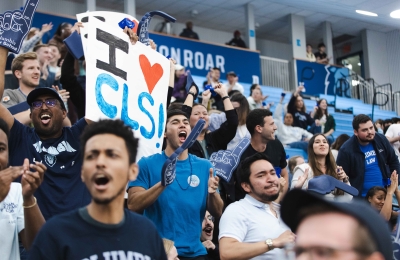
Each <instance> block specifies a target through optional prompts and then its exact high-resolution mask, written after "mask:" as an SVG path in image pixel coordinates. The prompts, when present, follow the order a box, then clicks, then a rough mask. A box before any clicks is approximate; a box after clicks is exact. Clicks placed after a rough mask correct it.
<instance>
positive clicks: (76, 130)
mask: <svg viewBox="0 0 400 260" xmlns="http://www.w3.org/2000/svg"><path fill="white" fill-rule="evenodd" d="M7 52H8V50H7V49H5V48H3V47H0V96H2V95H3V92H4V69H5V60H6V57H7ZM27 103H28V105H29V106H30V118H31V120H32V123H33V125H34V128H30V127H27V126H25V125H23V124H21V123H20V122H19V121H18V120H16V119H14V117H13V116H12V115H11V113H10V112H9V110H8V109H7V108H5V107H4V106H3V105H2V104H1V105H0V118H2V119H3V120H4V121H6V123H7V125H8V127H9V128H10V138H9V141H8V142H9V151H10V158H9V162H10V165H21V164H22V163H23V158H28V159H29V161H31V162H42V163H43V164H44V165H45V166H46V167H47V171H46V173H45V177H44V180H43V183H42V185H41V186H40V187H39V188H38V190H37V191H36V192H35V197H36V198H37V203H38V204H39V207H40V209H41V211H42V214H43V216H44V218H45V219H49V218H51V217H52V216H54V215H57V214H60V213H63V212H67V211H70V210H73V209H77V208H80V207H83V206H85V205H87V204H89V202H90V194H89V192H88V191H87V189H86V187H85V185H84V184H83V183H82V181H81V177H80V172H81V166H82V155H81V153H80V151H79V150H80V149H79V147H80V142H79V136H80V135H81V133H82V131H83V129H84V128H85V127H86V125H87V124H88V123H89V122H90V121H89V120H87V119H84V118H83V119H81V120H79V121H78V122H77V123H76V124H75V125H73V126H72V127H63V120H64V119H65V118H66V116H67V111H66V108H65V105H64V102H63V100H62V98H61V97H60V95H59V94H58V93H57V92H56V91H55V90H53V89H51V88H36V89H34V90H32V91H31V92H30V93H29V94H28V96H27Z"/></svg>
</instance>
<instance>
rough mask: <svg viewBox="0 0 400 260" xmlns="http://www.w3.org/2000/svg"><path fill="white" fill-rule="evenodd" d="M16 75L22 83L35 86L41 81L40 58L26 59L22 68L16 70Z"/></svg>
mask: <svg viewBox="0 0 400 260" xmlns="http://www.w3.org/2000/svg"><path fill="white" fill-rule="evenodd" d="M15 76H16V77H17V78H18V80H19V81H21V83H22V84H24V85H26V86H28V87H31V88H35V87H37V86H38V85H39V81H40V64H39V61H38V60H25V61H24V62H22V70H16V71H15Z"/></svg>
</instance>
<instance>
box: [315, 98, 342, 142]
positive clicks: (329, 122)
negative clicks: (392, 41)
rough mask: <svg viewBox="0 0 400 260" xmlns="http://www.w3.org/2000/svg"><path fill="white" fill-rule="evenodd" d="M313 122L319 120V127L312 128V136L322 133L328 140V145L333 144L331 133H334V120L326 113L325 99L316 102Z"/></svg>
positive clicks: (326, 103)
mask: <svg viewBox="0 0 400 260" xmlns="http://www.w3.org/2000/svg"><path fill="white" fill-rule="evenodd" d="M314 120H319V126H316V127H315V128H314V131H313V132H314V134H316V133H322V134H324V135H325V137H326V138H327V139H328V141H329V143H330V144H331V143H333V140H334V138H333V136H332V134H333V132H335V128H336V122H335V118H333V116H332V115H330V114H329V113H328V102H327V101H326V99H324V98H323V99H320V100H319V101H317V107H316V111H315V114H314Z"/></svg>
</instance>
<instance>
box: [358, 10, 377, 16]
mask: <svg viewBox="0 0 400 260" xmlns="http://www.w3.org/2000/svg"><path fill="white" fill-rule="evenodd" d="M356 13H358V14H363V15H368V16H378V14H376V13H372V12H368V11H363V10H356Z"/></svg>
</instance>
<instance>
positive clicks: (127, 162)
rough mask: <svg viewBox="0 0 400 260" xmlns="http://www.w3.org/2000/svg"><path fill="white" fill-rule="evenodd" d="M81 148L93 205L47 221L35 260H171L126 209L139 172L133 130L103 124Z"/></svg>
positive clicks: (148, 227) (145, 224)
mask: <svg viewBox="0 0 400 260" xmlns="http://www.w3.org/2000/svg"><path fill="white" fill-rule="evenodd" d="M81 145H82V149H81V150H82V153H83V163H82V172H81V178H82V181H83V182H84V183H85V185H86V187H87V189H88V190H89V192H90V194H91V196H92V201H91V202H90V204H89V205H88V206H86V207H83V208H80V209H77V210H74V211H72V212H68V213H65V214H62V215H59V216H56V217H54V218H52V219H51V220H50V221H48V222H47V223H46V224H45V225H44V226H43V228H42V230H41V231H40V232H39V234H38V236H37V239H36V240H35V242H34V244H33V247H32V251H31V259H111V258H112V259H161V260H167V257H166V255H165V251H164V246H163V243H162V240H161V237H160V236H159V235H158V233H157V230H156V228H155V227H154V225H153V224H152V223H151V221H149V220H148V219H146V218H145V217H143V216H140V215H138V214H136V213H133V212H130V211H129V210H128V209H124V207H123V205H124V195H125V187H126V183H127V182H128V181H133V180H135V179H136V177H137V175H138V172H139V169H138V166H137V164H136V163H135V158H136V153H137V146H138V140H137V139H136V138H134V136H133V133H132V129H131V128H130V127H128V126H126V125H124V122H123V121H121V120H115V121H114V120H103V121H99V122H97V123H93V124H92V125H91V126H89V127H87V128H86V129H85V131H84V132H83V133H82V136H81Z"/></svg>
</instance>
